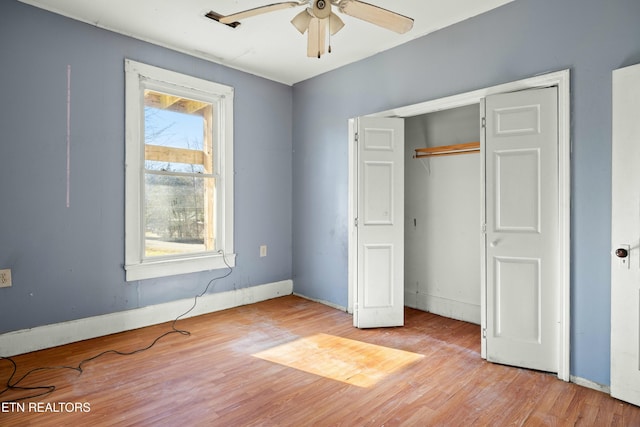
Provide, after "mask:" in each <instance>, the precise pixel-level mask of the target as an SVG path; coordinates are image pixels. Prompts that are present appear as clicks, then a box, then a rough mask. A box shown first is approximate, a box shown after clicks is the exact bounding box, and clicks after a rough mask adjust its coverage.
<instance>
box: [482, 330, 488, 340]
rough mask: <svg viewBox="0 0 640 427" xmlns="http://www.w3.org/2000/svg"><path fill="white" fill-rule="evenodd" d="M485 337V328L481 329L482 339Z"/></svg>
mask: <svg viewBox="0 0 640 427" xmlns="http://www.w3.org/2000/svg"><path fill="white" fill-rule="evenodd" d="M486 337H487V328H482V338H486Z"/></svg>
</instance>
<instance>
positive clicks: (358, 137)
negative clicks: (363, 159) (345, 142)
mask: <svg viewBox="0 0 640 427" xmlns="http://www.w3.org/2000/svg"><path fill="white" fill-rule="evenodd" d="M354 140H355V141H356V142H358V141H359V140H360V135H359V134H358V132H356V134H355V135H354Z"/></svg>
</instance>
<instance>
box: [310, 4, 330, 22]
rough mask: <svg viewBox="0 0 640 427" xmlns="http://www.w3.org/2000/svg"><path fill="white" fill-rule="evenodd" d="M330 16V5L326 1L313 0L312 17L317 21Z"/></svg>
mask: <svg viewBox="0 0 640 427" xmlns="http://www.w3.org/2000/svg"><path fill="white" fill-rule="evenodd" d="M329 15H331V3H329V2H328V1H327V0H315V1H314V2H313V16H315V17H316V18H318V19H324V18H328V17H329Z"/></svg>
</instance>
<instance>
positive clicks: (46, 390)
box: [0, 251, 233, 402]
mask: <svg viewBox="0 0 640 427" xmlns="http://www.w3.org/2000/svg"><path fill="white" fill-rule="evenodd" d="M220 253H221V254H222V260H223V262H224V264H225V265H226V266H227V269H226V273H225V274H223V275H221V276H217V277H214V278H213V279H211V280H209V283H207V286H206V287H205V288H204V290H203V291H202V292H201V293H199V294H198V295H196V296H195V297H194V298H193V305H192V306H191V308H189V309H188V310H187V311H185V312H184V313H182V314H181V315H179V316H178V317H176V318H175V319H174V320H173V322H172V323H171V330H170V331H167V332H165V333H164V334H162V335H160V336H158V337H157V338H156V339H155V340H153V342H152V343H151V344H149V345H148V346H146V347H143V348H139V349H137V350H133V351H129V352H124V351H119V350H105V351H103V352H101V353H98V354H96V355H95V356H92V357H89V358H87V359H84V360H82V361H80V363H79V364H78V366H46V367H41V368H34V369H32V370H30V371H28V372H27V373H26V374H24V375H23V376H22V377H20V378H19V379H17V380H15V381H13V377H14V376H15V375H16V372H17V370H18V365H17V364H16V362H15V361H14V360H13V359H12V358H10V357H4V356H0V360H6V361H8V362H9V363H10V364H11V365H12V372H11V375H9V378H8V379H7V381H6V383H5V384H4V389H2V390H0V396H2V395H3V394H4V393H7V392H9V391H33V392H35V391H36V390H42V392H40V393H36V394H30V395H28V396H23V397H19V398H16V399H12V400H7V401H6V402H18V401H21V400H28V399H34V398H36V397H41V396H46V395H49V394H51V393H53V392H54V391H55V390H56V386H55V385H42V386H21V385H19V384H20V383H21V382H22V381H24V380H25V379H26V378H27V377H28V376H29V375H31V374H33V373H35V372H39V371H53V370H59V369H68V370H72V371H76V372H78V373H79V374H82V372H83V368H82V367H83V365H84V364H86V363H89V362H91V361H93V360H95V359H98V358H100V357H102V356H104V355H106V354H117V355H119V356H132V355H134V354H137V353H141V352H143V351H147V350H149V349H150V348H151V347H153V346H154V345H156V343H157V342H158V341H160V340H161V339H162V338H164V337H166V336H168V335H171V334H180V335H186V336H188V335H191V332H189V331H186V330H183V329H178V328H177V327H176V323H177V322H178V320H180V319H181V318H183V317H184V316H186V315H187V314H189V313H190V312H192V311H193V309H194V308H196V305H197V304H198V298H200V297H202V296H203V295H204V294H206V293H207V292H208V291H209V287H211V285H212V284H213V283H214V282H216V281H218V280H222V279H224V278H225V277H228V276H229V275H231V273H232V272H233V268H232V267H231V266H230V265H229V263H228V262H227V259H226V258H225V256H224V253H223V252H222V251H220ZM12 381H13V382H12ZM0 402H5V401H2V400H0Z"/></svg>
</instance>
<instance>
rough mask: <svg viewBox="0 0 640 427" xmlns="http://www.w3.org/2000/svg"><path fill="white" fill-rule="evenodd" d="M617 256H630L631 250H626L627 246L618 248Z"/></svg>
mask: <svg viewBox="0 0 640 427" xmlns="http://www.w3.org/2000/svg"><path fill="white" fill-rule="evenodd" d="M616 256H617V257H618V258H626V257H628V256H629V251H628V250H626V249H625V248H618V249H616Z"/></svg>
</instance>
